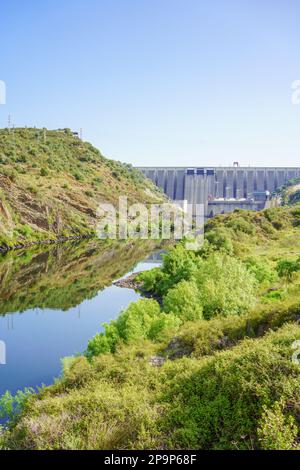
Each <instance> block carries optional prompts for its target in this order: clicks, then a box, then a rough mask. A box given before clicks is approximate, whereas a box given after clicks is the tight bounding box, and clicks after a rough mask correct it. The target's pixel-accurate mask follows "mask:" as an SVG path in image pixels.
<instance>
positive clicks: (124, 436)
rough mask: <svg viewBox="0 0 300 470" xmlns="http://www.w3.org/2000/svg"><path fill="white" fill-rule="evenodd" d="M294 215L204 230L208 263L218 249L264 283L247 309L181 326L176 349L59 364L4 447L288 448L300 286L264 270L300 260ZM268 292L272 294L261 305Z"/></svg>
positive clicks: (232, 219) (298, 398)
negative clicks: (265, 276) (251, 265)
mask: <svg viewBox="0 0 300 470" xmlns="http://www.w3.org/2000/svg"><path fill="white" fill-rule="evenodd" d="M299 215H300V208H299V207H297V206H296V207H294V208H278V209H271V210H267V211H264V212H261V213H254V212H243V211H237V212H235V213H233V214H230V215H226V216H219V217H217V218H216V219H214V220H212V221H210V222H209V224H208V227H207V233H206V237H207V240H210V243H209V244H207V245H206V247H205V253H206V256H207V253H208V252H209V251H210V250H214V249H217V250H220V249H222V247H224V246H226V249H227V250H232V254H231V256H233V257H234V258H238V259H242V260H243V261H246V259H247V258H248V257H249V256H251V257H255V258H256V260H259V261H260V262H261V261H263V262H264V263H267V264H268V268H269V269H270V271H271V272H272V273H273V274H274V277H273V278H272V280H270V281H268V282H267V283H266V282H265V281H264V282H261V283H260V284H259V285H258V288H257V291H256V306H255V308H251V309H250V310H249V311H248V312H246V313H245V314H243V315H241V316H230V315H229V316H228V317H225V318H224V317H219V316H217V317H214V318H212V319H211V320H197V321H191V322H187V323H184V324H183V325H182V326H181V327H180V328H179V329H178V330H177V331H176V341H175V343H174V331H169V332H167V334H166V336H165V337H164V338H162V339H159V340H156V341H150V340H146V339H142V338H141V339H137V340H134V341H130V342H128V343H122V342H120V343H119V345H118V347H117V351H116V352H115V353H114V354H111V353H110V354H103V355H100V356H98V357H95V358H94V359H93V361H92V362H89V361H87V359H86V358H84V357H79V358H77V359H76V360H75V361H73V363H71V364H66V367H65V374H64V376H63V378H62V379H61V380H60V381H59V382H57V383H56V384H54V385H53V386H51V387H46V388H45V389H43V390H42V391H41V392H40V394H39V395H38V396H37V397H33V398H32V399H30V400H29V401H28V403H27V405H26V407H25V410H24V411H23V415H22V416H21V417H20V418H19V419H17V421H16V422H14V423H12V425H11V429H10V430H9V432H7V433H6V435H5V436H4V437H3V441H2V445H3V447H8V448H12V449H14V448H27V449H28V448H39V449H45V448H49V449H55V448H64V449H66V448H76V449H124V448H133V449H138V448H147V449H149V448H156V449H165V448H170V449H172V448H179V449H186V448H191V449H198V448H202V449H216V448H217V449H220V448H222V449H229V448H232V449H236V448H238V449H252V448H263V449H269V448H271V449H274V448H275V449H276V448H280V449H283V448H287V449H292V448H296V447H297V446H298V445H299V428H300V405H299V403H300V366H299V365H296V364H293V362H292V360H291V355H292V352H293V350H292V343H293V341H295V340H297V339H300V327H299V319H300V277H299V275H297V274H296V275H295V277H294V278H293V281H292V282H290V283H289V284H288V285H287V284H286V283H285V282H284V281H283V280H281V279H279V278H278V277H276V273H275V269H274V268H275V264H276V262H277V261H278V260H279V259H281V258H282V257H286V255H288V256H289V258H290V259H296V258H297V257H298V256H299V254H300V241H299V232H300V226H299ZM207 243H208V242H207ZM291 243H293V246H291ZM198 256H200V254H199V255H198ZM273 290H275V291H280V292H281V293H282V295H280V297H278V298H277V297H269V296H268V293H269V292H273ZM154 355H160V356H161V357H164V358H165V359H166V362H165V363H164V365H163V366H161V367H155V366H154V365H153V361H152V360H151V358H152V357H153V356H154ZM181 356H183V357H181Z"/></svg>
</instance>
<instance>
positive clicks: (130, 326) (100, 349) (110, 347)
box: [86, 299, 181, 359]
mask: <svg viewBox="0 0 300 470" xmlns="http://www.w3.org/2000/svg"><path fill="white" fill-rule="evenodd" d="M180 324H181V322H180V320H179V319H178V318H177V317H176V316H175V315H171V314H166V313H163V312H161V310H160V306H159V304H158V302H156V301H155V300H151V299H140V300H138V301H137V302H132V303H131V304H130V305H129V307H128V308H127V309H126V310H124V311H123V312H122V313H121V314H120V316H119V317H118V318H117V320H114V321H112V322H110V323H109V324H104V328H105V332H104V333H99V334H98V335H96V336H95V337H94V338H93V339H92V340H90V341H89V343H88V348H87V351H86V356H87V357H88V358H89V359H90V358H92V357H93V356H97V355H99V354H103V353H108V352H115V351H116V347H117V344H118V343H119V342H120V341H124V342H125V343H129V342H132V341H134V340H137V339H140V338H145V339H150V340H153V341H156V340H162V339H163V337H164V334H165V333H166V332H167V331H169V330H172V329H177V328H178V327H179V326H180Z"/></svg>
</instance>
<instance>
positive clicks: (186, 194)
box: [139, 166, 300, 217]
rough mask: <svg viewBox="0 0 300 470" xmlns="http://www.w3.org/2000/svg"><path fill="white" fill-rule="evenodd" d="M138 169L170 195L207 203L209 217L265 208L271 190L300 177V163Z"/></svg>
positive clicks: (198, 202) (195, 202) (178, 198)
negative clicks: (295, 165) (290, 165)
mask: <svg viewBox="0 0 300 470" xmlns="http://www.w3.org/2000/svg"><path fill="white" fill-rule="evenodd" d="M139 170H141V171H142V172H143V173H144V174H145V176H147V177H148V178H150V179H151V180H152V181H153V183H154V184H156V186H158V187H159V188H161V189H162V191H163V192H164V193H165V194H166V195H167V196H168V197H169V198H170V199H172V200H174V201H176V200H177V201H182V200H186V201H187V202H188V203H189V204H193V205H196V204H204V207H205V210H204V211H205V215H206V216H207V217H212V216H214V215H216V214H218V213H224V212H231V211H233V210H234V209H236V208H248V209H253V210H258V209H261V208H264V207H265V206H266V201H267V200H268V194H270V193H272V192H273V191H275V190H276V189H278V188H280V187H281V186H282V185H284V184H285V183H287V182H288V181H289V180H291V179H293V178H300V167H293V168H283V167H273V168H272V167H264V168H263V167H239V166H236V167H235V166H233V167H157V168H156V167H140V168H139Z"/></svg>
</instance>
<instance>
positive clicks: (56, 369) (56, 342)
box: [0, 240, 159, 394]
mask: <svg viewBox="0 0 300 470" xmlns="http://www.w3.org/2000/svg"><path fill="white" fill-rule="evenodd" d="M154 249H155V245H154V244H153V242H152V243H150V242H147V243H146V242H143V243H141V242H140V243H135V244H133V243H125V242H124V243H121V242H115V243H112V244H110V245H109V246H107V244H104V243H103V242H99V241H98V240H93V241H89V242H85V243H80V244H73V243H69V244H64V245H57V246H52V247H49V248H48V249H46V250H45V249H44V250H41V249H36V250H34V251H31V252H23V253H22V252H17V253H11V254H9V255H7V256H4V257H2V258H0V341H1V340H2V341H4V342H5V344H6V356H7V357H6V362H7V363H6V365H0V394H1V393H3V392H5V391H6V390H7V389H8V390H11V391H12V392H15V391H16V390H17V389H19V388H23V387H25V386H38V385H41V384H42V383H45V384H49V383H52V382H53V379H54V377H56V376H58V375H59V373H60V359H61V358H62V357H64V356H67V355H72V354H76V353H79V352H81V351H83V350H84V349H85V347H86V345H87V341H88V340H89V339H90V338H91V337H92V336H93V335H94V334H95V333H96V332H97V331H99V330H100V329H101V323H103V322H106V321H109V320H111V319H112V318H115V317H116V315H118V313H119V312H120V310H122V308H125V307H126V306H127V305H128V304H129V303H130V302H131V301H134V300H136V299H137V298H138V297H139V294H138V293H136V292H134V291H132V290H131V289H121V288H119V287H116V286H112V285H111V283H112V281H113V280H115V279H118V278H120V277H122V276H124V275H125V273H127V272H132V271H133V270H144V269H150V268H151V267H152V263H157V262H159V258H158V259H157V258H156V256H155V257H154V259H153V260H152V261H151V262H149V263H146V262H143V263H138V262H139V261H140V260H143V259H145V258H147V254H149V253H150V252H151V251H152V250H154ZM137 263H138V264H137Z"/></svg>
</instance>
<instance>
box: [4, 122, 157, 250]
mask: <svg viewBox="0 0 300 470" xmlns="http://www.w3.org/2000/svg"><path fill="white" fill-rule="evenodd" d="M111 188H114V191H112V190H111ZM124 194H125V195H126V196H127V197H128V201H129V203H133V202H144V203H148V202H159V201H161V200H162V198H163V195H162V193H160V191H159V190H158V189H157V188H156V187H155V186H154V185H153V184H152V183H151V181H150V180H147V179H146V178H144V177H143V175H142V174H141V173H140V172H139V171H137V170H135V169H134V168H132V167H131V166H130V165H126V164H122V163H119V162H115V161H113V160H108V159H106V158H104V157H103V156H102V155H101V153H100V152H99V151H98V150H97V149H96V148H94V147H93V146H92V145H91V144H89V143H87V142H82V141H81V140H80V139H78V138H77V137H76V136H74V135H73V133H72V132H71V131H70V130H69V129H63V130H57V131H48V130H46V129H27V128H26V129H10V130H8V129H0V249H1V248H6V247H14V246H16V245H18V246H19V245H25V244H28V243H32V242H40V241H45V240H57V239H58V238H68V237H82V236H86V235H92V234H94V232H95V227H96V210H97V207H98V204H99V203H101V202H107V203H111V204H113V205H114V206H116V205H117V202H118V197H119V195H124Z"/></svg>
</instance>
